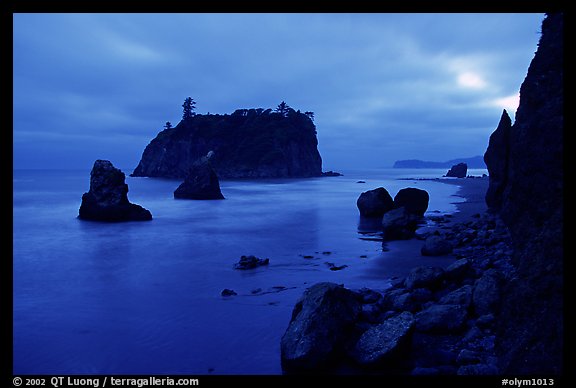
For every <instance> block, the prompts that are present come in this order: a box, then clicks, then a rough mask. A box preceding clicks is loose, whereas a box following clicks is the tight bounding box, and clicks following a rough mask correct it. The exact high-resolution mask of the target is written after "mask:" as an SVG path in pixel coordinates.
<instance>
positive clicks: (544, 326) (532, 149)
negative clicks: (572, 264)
mask: <svg viewBox="0 0 576 388" xmlns="http://www.w3.org/2000/svg"><path fill="white" fill-rule="evenodd" d="M563 38H564V15H563V14H562V13H558V14H548V15H547V16H546V18H545V19H544V21H543V22H542V35H541V37H540V41H539V43H538V50H537V52H536V54H535V56H534V58H533V60H532V62H531V63H530V67H529V69H528V74H527V75H526V78H525V80H524V82H523V83H522V86H521V87H520V104H519V107H518V110H517V111H516V119H515V123H514V125H512V127H511V128H510V131H509V135H508V141H507V148H508V153H507V155H506V156H505V160H498V161H497V162H496V163H491V164H490V165H489V166H488V167H489V171H490V176H492V175H493V174H495V175H496V176H497V177H499V175H498V174H500V173H501V171H498V169H497V166H504V165H505V166H507V167H506V172H505V174H504V175H503V179H504V182H505V183H504V184H503V186H501V185H499V184H501V183H502V179H499V180H498V181H493V180H492V179H491V182H490V184H491V186H492V184H494V185H495V186H494V187H492V188H491V189H490V192H495V193H496V192H502V195H501V204H500V208H499V210H500V215H501V217H502V219H503V220H504V222H505V223H506V225H507V226H508V228H509V230H510V233H511V238H512V242H513V247H514V252H515V253H514V256H513V263H514V265H515V266H516V268H517V272H516V274H515V275H514V276H513V278H512V279H511V280H510V281H508V282H506V283H505V285H504V287H503V294H502V296H503V299H502V301H501V317H500V319H498V324H497V333H498V336H497V342H496V348H497V352H498V355H499V359H500V363H501V369H502V370H503V371H504V372H506V373H512V374H559V373H562V366H563V311H564V310H563V300H564V298H563V273H564V271H563V258H564V251H563V246H564V243H563V209H564V206H563V188H564V184H563V178H564V175H563V174H564V169H563V130H564V114H563V109H564V103H563V98H564V95H563V86H564V81H563V68H564V40H563ZM490 154H491V152H489V153H488V155H489V158H490ZM495 167H496V169H495ZM493 169H494V171H492V170H493ZM496 203H497V202H496Z"/></svg>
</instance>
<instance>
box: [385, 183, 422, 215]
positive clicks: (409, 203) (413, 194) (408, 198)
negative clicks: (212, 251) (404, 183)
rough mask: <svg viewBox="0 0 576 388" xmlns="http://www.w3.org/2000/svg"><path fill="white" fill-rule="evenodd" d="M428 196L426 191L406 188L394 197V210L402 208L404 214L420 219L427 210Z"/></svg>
mask: <svg viewBox="0 0 576 388" xmlns="http://www.w3.org/2000/svg"><path fill="white" fill-rule="evenodd" d="M429 201H430V195H429V194H428V192H427V191H426V190H422V189H417V188H415V187H406V188H404V189H401V190H399V191H398V193H397V194H396V195H395V196H394V208H396V209H398V208H400V207H404V208H405V209H406V212H408V213H409V214H413V215H416V216H420V217H422V216H423V215H424V213H425V212H426V210H427V209H428V202H429Z"/></svg>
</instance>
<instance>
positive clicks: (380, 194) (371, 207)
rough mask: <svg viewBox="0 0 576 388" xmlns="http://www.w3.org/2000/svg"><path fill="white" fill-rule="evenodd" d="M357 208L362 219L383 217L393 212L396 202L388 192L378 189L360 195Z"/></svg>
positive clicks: (381, 188)
mask: <svg viewBox="0 0 576 388" xmlns="http://www.w3.org/2000/svg"><path fill="white" fill-rule="evenodd" d="M356 206H357V207H358V210H359V211H360V215H361V216H362V217H382V216H383V215H384V213H386V212H388V211H389V210H392V208H393V207H394V200H393V199H392V196H390V193H388V190H386V189H385V188H384V187H378V188H377V189H374V190H368V191H365V192H363V193H362V194H360V196H359V197H358V199H357V200H356Z"/></svg>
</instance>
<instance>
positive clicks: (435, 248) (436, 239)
mask: <svg viewBox="0 0 576 388" xmlns="http://www.w3.org/2000/svg"><path fill="white" fill-rule="evenodd" d="M420 253H421V254H422V256H443V255H447V254H449V253H452V244H451V243H450V241H448V240H446V239H445V238H444V237H442V236H437V235H432V236H428V238H426V240H425V241H424V245H423V246H422V249H420Z"/></svg>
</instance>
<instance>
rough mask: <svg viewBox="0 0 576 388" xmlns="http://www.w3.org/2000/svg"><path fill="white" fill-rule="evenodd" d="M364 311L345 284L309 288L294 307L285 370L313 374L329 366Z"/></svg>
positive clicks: (282, 345)
mask: <svg viewBox="0 0 576 388" xmlns="http://www.w3.org/2000/svg"><path fill="white" fill-rule="evenodd" d="M360 311H361V304H360V302H359V300H358V296H357V295H356V294H355V293H354V292H352V291H350V290H348V289H346V288H344V287H343V286H341V285H337V284H335V283H328V282H323V283H317V284H315V285H313V286H312V287H310V288H308V289H307V290H306V291H305V292H304V294H303V296H302V298H301V299H300V300H299V301H298V302H297V303H296V305H295V306H294V310H293V311H292V319H291V320H290V324H289V325H288V328H287V329H286V332H285V333H284V335H283V336H282V339H281V342H280V353H281V361H282V368H283V369H284V371H286V372H289V373H292V372H306V371H308V372H311V371H315V370H321V369H322V368H324V367H327V366H328V363H329V361H330V360H331V359H332V358H333V357H334V356H335V355H336V354H337V353H338V352H339V351H340V350H341V348H342V346H343V343H344V342H345V340H346V339H347V338H348V334H349V332H350V330H351V329H352V328H353V326H354V323H355V321H356V318H357V317H358V315H359V314H360Z"/></svg>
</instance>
